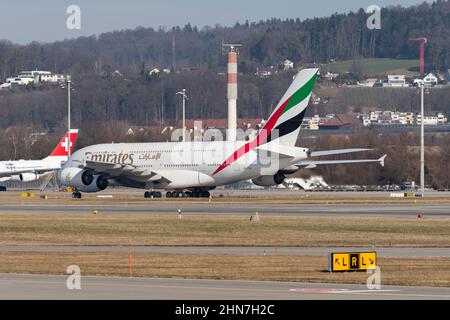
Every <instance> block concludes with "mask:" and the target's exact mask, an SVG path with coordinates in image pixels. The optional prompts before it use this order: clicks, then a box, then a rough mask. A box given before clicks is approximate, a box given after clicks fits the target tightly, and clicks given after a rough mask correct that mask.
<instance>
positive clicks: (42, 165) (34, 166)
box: [0, 157, 67, 182]
mask: <svg viewBox="0 0 450 320" xmlns="http://www.w3.org/2000/svg"><path fill="white" fill-rule="evenodd" d="M66 158H67V157H48V158H46V159H43V160H17V161H0V182H5V181H11V180H16V181H27V180H28V181H32V180H36V179H38V177H39V175H40V174H42V173H45V172H48V171H56V170H59V169H60V168H61V163H62V162H63V161H66ZM26 176H29V177H30V178H29V179H23V177H26ZM32 176H34V177H35V178H34V179H32V178H31V177H32ZM21 177H22V178H21Z"/></svg>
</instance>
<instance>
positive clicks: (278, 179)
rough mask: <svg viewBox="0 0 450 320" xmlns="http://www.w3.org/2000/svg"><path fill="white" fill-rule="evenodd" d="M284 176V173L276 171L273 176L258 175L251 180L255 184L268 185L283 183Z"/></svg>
mask: <svg viewBox="0 0 450 320" xmlns="http://www.w3.org/2000/svg"><path fill="white" fill-rule="evenodd" d="M285 178H286V177H285V176H284V174H282V173H280V172H278V173H276V174H274V175H273V176H259V177H258V178H255V179H253V180H252V182H253V183H254V184H256V185H257V186H261V187H270V186H276V185H279V184H281V183H283V181H284V179H285Z"/></svg>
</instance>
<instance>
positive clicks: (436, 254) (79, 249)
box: [0, 246, 450, 258]
mask: <svg viewBox="0 0 450 320" xmlns="http://www.w3.org/2000/svg"><path fill="white" fill-rule="evenodd" d="M129 249H131V250H132V252H134V253H164V254H166V253H168V254H252V255H265V254H267V255H270V254H275V255H310V256H326V255H328V254H329V253H330V252H340V251H342V252H352V251H354V252H359V251H376V252H377V254H378V256H379V257H417V258H428V257H430V258H450V248H406V247H404V248H376V247H351V248H350V247H333V248H322V247H213V246H205V247H197V246H196V247H189V246H188V247H161V246H139V247H131V248H130V247H127V246H0V252H32V253H58V252H69V253H103V252H107V253H122V252H128V250H129Z"/></svg>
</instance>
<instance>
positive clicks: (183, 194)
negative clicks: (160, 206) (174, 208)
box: [144, 190, 210, 198]
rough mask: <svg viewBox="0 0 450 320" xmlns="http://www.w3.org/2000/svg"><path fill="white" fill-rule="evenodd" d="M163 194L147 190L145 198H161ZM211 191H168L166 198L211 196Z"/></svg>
mask: <svg viewBox="0 0 450 320" xmlns="http://www.w3.org/2000/svg"><path fill="white" fill-rule="evenodd" d="M161 197H162V194H161V192H159V191H146V192H145V193H144V198H161ZM209 197H210V193H209V191H204V190H192V191H179V190H175V191H167V192H166V198H209Z"/></svg>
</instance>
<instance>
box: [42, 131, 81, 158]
mask: <svg viewBox="0 0 450 320" xmlns="http://www.w3.org/2000/svg"><path fill="white" fill-rule="evenodd" d="M77 135H78V129H70V154H72V151H73V146H74V145H75V140H76V139H77ZM68 145H69V134H68V133H66V134H65V135H64V137H63V138H62V139H61V141H59V142H58V144H57V145H56V147H55V149H53V151H52V153H50V155H49V156H48V157H47V159H48V158H52V157H67V156H68V154H69V149H68Z"/></svg>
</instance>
